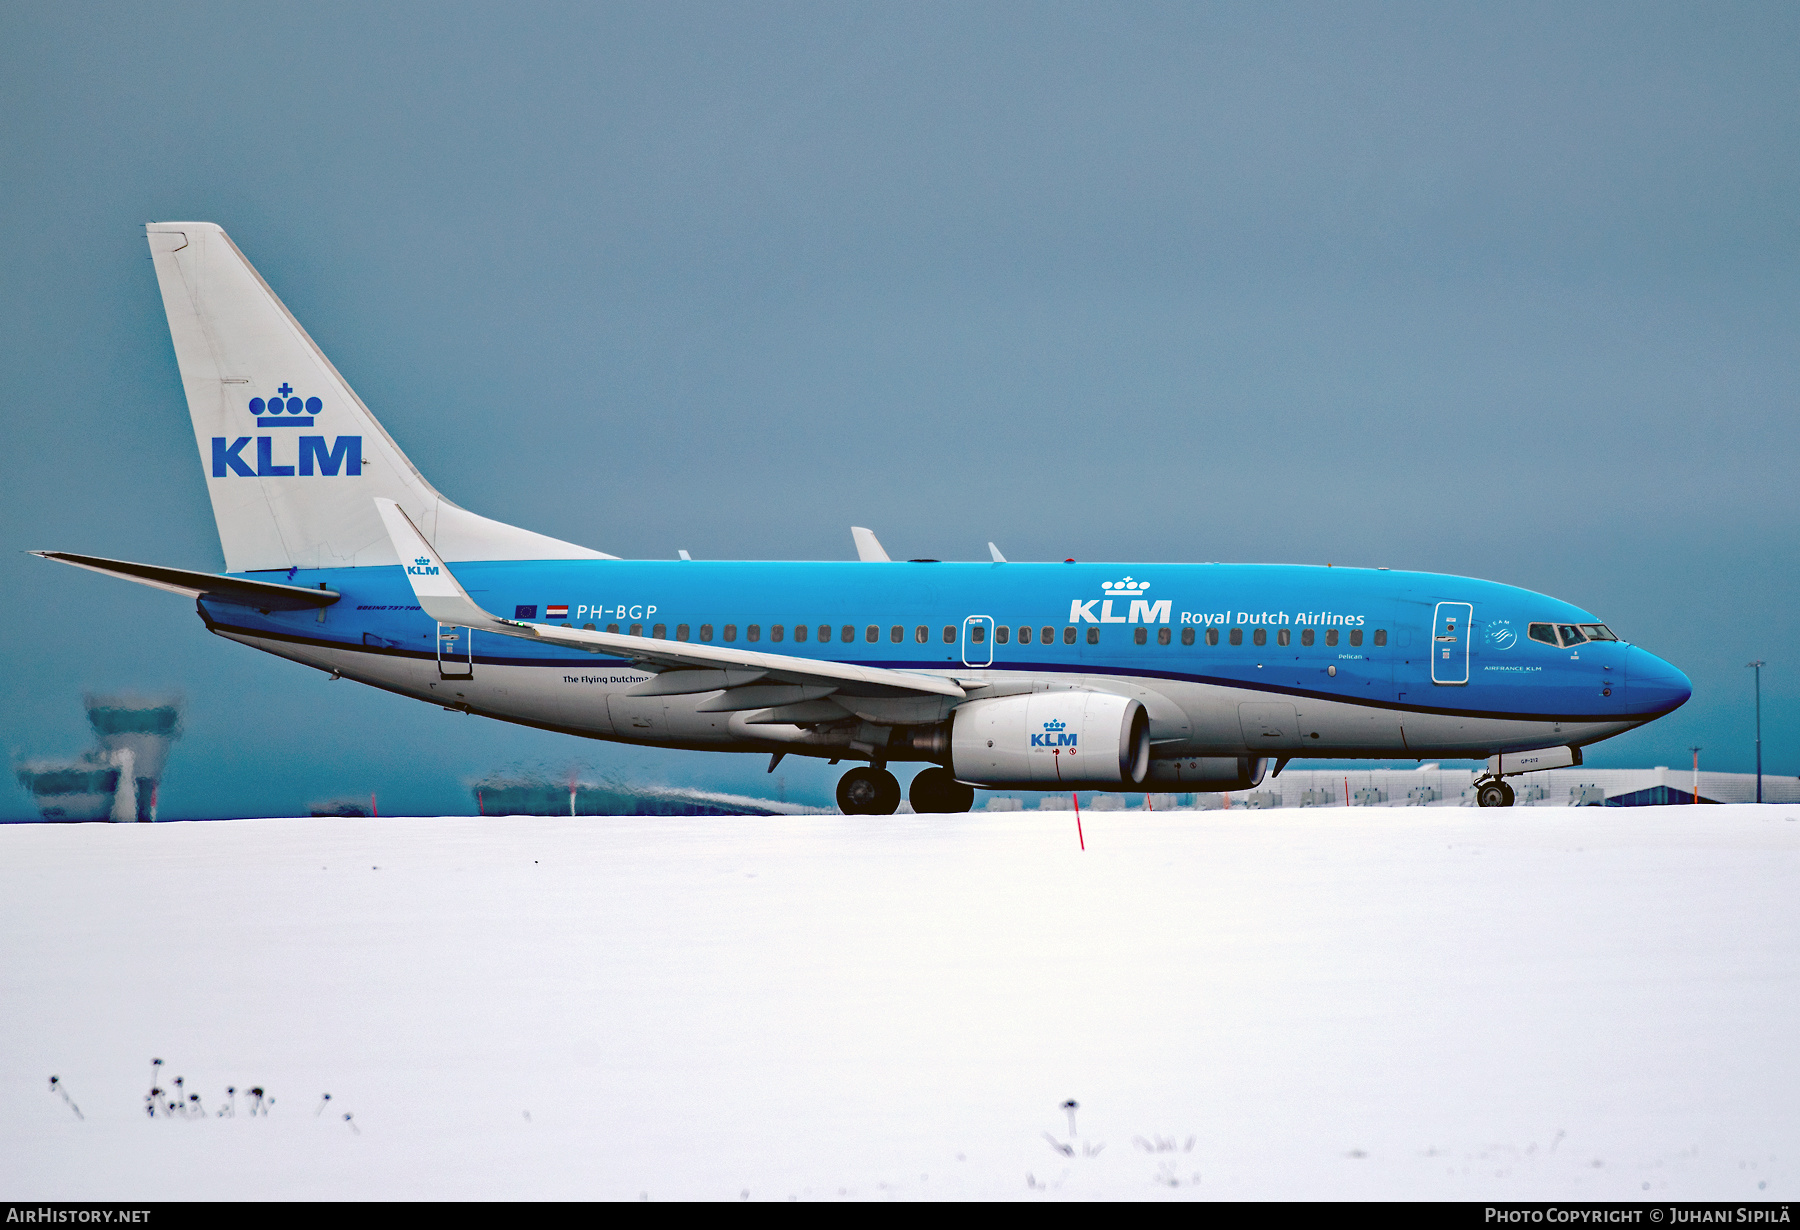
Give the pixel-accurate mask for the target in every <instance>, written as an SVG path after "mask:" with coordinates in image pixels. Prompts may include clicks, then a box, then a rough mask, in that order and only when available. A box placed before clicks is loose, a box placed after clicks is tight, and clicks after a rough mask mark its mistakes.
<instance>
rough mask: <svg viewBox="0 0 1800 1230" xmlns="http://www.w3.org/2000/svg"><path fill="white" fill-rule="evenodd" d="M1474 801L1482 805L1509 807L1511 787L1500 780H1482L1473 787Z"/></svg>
mask: <svg viewBox="0 0 1800 1230" xmlns="http://www.w3.org/2000/svg"><path fill="white" fill-rule="evenodd" d="M1475 802H1476V803H1478V804H1480V805H1481V806H1482V807H1511V806H1512V805H1513V788H1512V787H1511V786H1509V785H1507V784H1506V783H1505V782H1502V781H1491V782H1482V783H1481V785H1479V786H1477V787H1476V788H1475Z"/></svg>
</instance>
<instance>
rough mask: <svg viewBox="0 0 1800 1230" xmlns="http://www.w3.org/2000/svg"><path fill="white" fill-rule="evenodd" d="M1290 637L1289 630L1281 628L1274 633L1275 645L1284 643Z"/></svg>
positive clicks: (1291, 635)
mask: <svg viewBox="0 0 1800 1230" xmlns="http://www.w3.org/2000/svg"><path fill="white" fill-rule="evenodd" d="M1292 639H1293V633H1291V632H1289V631H1288V630H1287V629H1286V628H1282V629H1280V630H1279V631H1277V632H1276V633H1275V643H1276V644H1277V645H1285V644H1287V643H1288V641H1290V640H1292Z"/></svg>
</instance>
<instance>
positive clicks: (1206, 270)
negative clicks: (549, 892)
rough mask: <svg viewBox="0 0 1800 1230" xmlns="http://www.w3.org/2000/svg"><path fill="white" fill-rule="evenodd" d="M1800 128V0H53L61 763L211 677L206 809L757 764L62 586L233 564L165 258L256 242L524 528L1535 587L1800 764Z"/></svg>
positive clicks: (36, 477) (17, 94)
mask: <svg viewBox="0 0 1800 1230" xmlns="http://www.w3.org/2000/svg"><path fill="white" fill-rule="evenodd" d="M1797 92H1800V10H1796V9H1795V8H1793V7H1792V6H1785V5H1724V4H1709V5H1694V6H1655V5H1648V4H1641V3H1634V4H1630V5H1613V6H1609V5H1584V6H1579V7H1573V8H1572V7H1571V6H1566V5H1547V4H1546V5H1503V6H1502V5H1492V6H1479V7H1471V6H1454V7H1453V6H1440V5H1424V6H1412V7H1409V6H1401V5H1393V4H1381V5H1367V6H1356V5H1342V4H1333V5H1321V6H1316V7H1315V6H1292V7H1275V6H1271V5H1267V4H1255V5H1241V6H1207V5H1192V4H1183V5H1159V4H1148V3H1146V4H1130V5H1126V4H1120V5H1110V6H1085V5H1046V4H1032V5H1017V6H1014V5H970V4H955V5H942V6H936V7H933V6H927V5H920V4H906V5H899V4H895V5H887V6H874V5H860V6H853V5H843V4H821V5H775V4H762V5H754V6H748V5H671V4H654V5H651V4H644V5H626V6H620V5H598V4H582V5H570V6H560V7H559V6H544V5H531V4H509V5H505V6H497V5H496V6H473V7H458V6H454V5H443V4H433V5H419V6H394V5H389V6H373V7H372V6H367V5H329V4H317V3H308V4H304V5H293V6H280V5H257V6H241V5H226V4H221V5H214V6H207V5H166V6H140V7H130V6H113V5H95V6H87V7H83V6H78V5H60V6H29V7H28V6H25V5H21V4H6V5H4V6H0V115H4V116H6V120H5V122H4V124H0V205H3V206H4V211H5V214H4V216H5V217H6V218H7V219H8V221H9V222H10V223H11V228H10V230H11V233H10V236H9V238H10V242H9V243H8V244H7V245H6V250H5V254H4V256H3V257H0V262H3V263H0V391H3V392H4V397H5V401H4V405H5V409H4V412H3V418H0V422H3V423H4V431H5V436H4V444H5V451H6V456H7V459H8V462H9V466H8V481H7V483H6V484H5V485H4V487H0V509H3V510H4V521H3V523H4V526H5V529H6V535H5V537H6V546H7V548H8V549H7V550H6V551H5V552H0V579H3V582H4V586H5V593H6V594H7V598H8V604H9V607H10V608H11V609H12V610H13V611H14V612H15V614H16V617H15V619H14V621H13V622H12V624H11V626H10V630H9V635H8V637H7V638H6V644H5V646H4V649H3V650H0V652H3V653H4V655H5V662H6V665H7V672H6V682H5V693H4V695H5V698H6V701H7V704H6V710H5V713H4V715H3V716H0V730H3V732H4V740H5V745H6V747H7V748H8V749H9V750H11V751H13V752H15V753H17V752H36V753H51V752H71V751H75V750H78V749H79V747H81V746H83V745H84V743H85V732H84V730H83V723H82V716H81V712H80V706H79V692H80V690H81V689H82V688H83V687H92V686H99V687H113V686H120V685H129V686H137V687H141V688H157V689H161V688H167V687H178V688H180V689H181V690H183V691H184V692H185V693H186V695H187V697H188V702H189V711H190V720H189V734H188V738H187V739H186V741H185V742H184V743H183V744H182V745H181V746H180V747H179V748H178V750H177V751H176V753H175V757H174V759H173V760H172V762H171V766H170V772H169V779H168V789H167V792H166V794H165V800H164V801H165V804H166V805H167V807H168V809H169V810H170V811H172V812H174V813H177V814H221V813H227V812H230V813H243V812H252V813H255V812H263V813H267V812H284V811H292V810H294V809H295V808H298V807H301V806H304V804H305V803H306V802H308V801H309V800H311V799H315V798H323V797H329V796H333V795H338V794H356V793H364V792H366V791H367V790H369V789H375V790H378V791H379V792H381V793H382V795H383V798H384V800H389V801H391V806H392V807H393V808H394V809H397V810H408V811H417V810H437V809H457V810H461V809H463V808H464V807H466V804H465V802H464V800H465V798H466V794H465V791H464V786H463V782H464V781H465V780H466V779H467V778H469V777H471V776H473V775H475V774H478V773H481V772H483V771H485V770H488V769H491V768H495V767H499V766H503V765H512V764H521V765H524V764H538V765H545V766H551V767H557V768H561V767H564V766H569V765H576V764H579V765H586V766H590V767H591V768H594V769H602V768H617V769H619V770H621V771H625V772H629V773H632V774H637V775H643V776H649V777H654V778H658V779H661V780H670V781H684V780H696V781H699V782H701V783H702V784H709V785H711V784H718V785H725V786H733V785H739V784H744V783H752V784H755V782H754V779H756V778H758V777H759V776H760V769H761V763H760V762H756V763H752V762H751V761H750V760H749V759H748V758H736V757H732V758H726V757H704V756H698V755H687V754H662V753H652V752H643V751H633V750H627V749H616V748H611V747H609V746H607V745H602V744H588V743H582V742H578V741H576V740H572V739H566V738H562V737H559V736H552V735H545V734H538V733H533V732H527V731H519V730H514V729H511V728H507V727H503V726H500V725H498V724H496V723H492V722H487V721H484V720H480V719H471V718H466V717H461V716H455V715H451V714H447V713H441V712H439V711H436V710H433V709H430V708H429V707H426V706H423V705H418V704H416V703H413V702H407V701H401V700H398V699H395V698H391V697H386V696H383V695H381V694H378V693H376V692H373V691H370V690H368V689H363V688H360V687H357V686H355V685H351V684H344V683H338V684H327V683H326V682H325V680H324V678H323V677H322V676H320V675H318V674H317V673H315V672H312V671H308V670H305V669H304V668H300V667H297V666H293V665H290V664H285V663H282V662H280V661H277V660H275V659H273V658H269V657H266V656H264V655H260V654H256V653H254V652H252V651H249V650H245V649H242V648H239V647H236V646H233V645H230V644H227V643H225V642H223V641H220V640H218V639H216V638H212V637H209V636H207V635H206V634H205V633H204V631H203V630H202V628H201V626H200V624H199V622H198V620H197V619H196V618H195V616H194V615H193V612H192V609H191V606H190V605H189V604H188V603H186V602H184V601H183V600H181V599H178V598H175V597H173V596H170V595H161V594H158V593H156V592H154V591H149V590H144V589H140V588H136V587H132V586H128V585H125V584H123V583H120V582H113V581H108V580H106V579H104V578H101V577H93V576H88V575H85V574H81V573H78V572H75V571H74V570H71V569H65V568H59V567H56V566H54V565H51V564H47V563H43V562H41V561H38V560H35V559H30V558H28V557H25V556H23V555H21V554H19V552H21V551H23V550H25V549H27V548H32V547H56V548H62V549H68V550H78V551H90V552H94V553H97V554H103V555H115V556H121V557H125V558H130V559H140V560H151V561H155V562H162V563H170V564H176V565H183V566H190V567H206V568H213V567H217V566H219V557H218V548H217V543H216V539H215V537H214V534H213V528H212V523H211V516H210V513H209V511H208V509H207V504H206V498H205V492H204V488H203V485H202V481H201V471H200V465H199V460H198V458H197V457H196V456H195V454H194V449H193V443H192V436H191V433H190V430H189V427H188V424H187V420H186V414H185V409H184V406H183V404H182V399H181V391H180V386H179V383H178V381H177V378H176V373H175V366H174V360H173V356H172V353H171V351H170V347H169V341H168V333H167V329H166V326H165V324H164V321H163V316H162V312H161V306H160V303H159V300H158V298H157V293H156V287H155V281H154V277H153V275H152V272H151V268H150V264H149V261H148V259H147V254H146V250H145V247H144V242H143V237H142V233H141V230H140V229H139V225H140V224H141V223H142V222H143V221H145V220H146V219H151V218H159V219H175V218H203V219H209V220H212V221H217V222H219V223H220V224H222V225H223V226H225V228H226V229H227V230H229V231H230V232H231V234H232V236H233V238H235V239H236V240H237V242H238V244H239V245H240V246H241V247H242V248H243V249H244V251H245V253H246V255H248V256H249V258H250V259H251V260H252V262H254V263H255V264H256V265H257V266H258V268H259V269H260V270H261V271H262V273H263V274H264V276H265V277H267V278H268V279H269V281H270V283H271V284H272V285H273V286H274V287H275V289H276V291H277V292H278V293H279V294H281V295H282V296H283V298H284V299H285V300H286V302H287V303H288V305H289V306H290V307H291V308H292V309H293V310H294V312H295V314H296V315H297V316H298V317H299V318H300V320H301V321H302V323H303V324H305V326H306V327H307V328H308V330H309V331H310V332H311V333H312V334H313V336H314V337H315V338H316V339H317V340H318V341H319V343H320V344H321V345H322V346H323V347H324V348H325V349H326V352H327V353H328V354H330V355H331V357H332V358H333V360H334V361H335V362H336V363H337V365H338V367H339V368H340V370H342V371H343V372H344V374H345V375H346V376H347V377H348V379H349V380H350V381H351V383H352V384H353V385H354V386H355V387H356V389H357V390H358V392H359V393H361V395H362V396H363V398H364V400H366V401H367V402H368V403H369V405H370V406H371V407H372V408H373V409H374V410H375V412H376V413H377V414H378V415H379V416H380V417H381V418H382V420H383V422H384V424H385V425H386V426H387V427H388V429H389V430H390V431H391V432H392V433H393V434H394V436H395V437H396V438H397V439H398V440H399V441H400V442H401V444H402V446H403V447H405V448H406V449H407V451H408V452H409V453H410V455H411V456H412V457H413V459H414V460H415V461H416V462H417V463H418V464H419V465H420V467H421V468H422V469H424V470H425V472H426V473H427V474H428V475H429V476H430V478H431V479H432V480H433V482H434V483H435V484H436V485H437V486H438V487H439V488H440V489H442V490H443V491H444V492H445V493H446V494H448V495H449V496H450V497H451V498H452V499H455V500H456V501H458V502H459V503H462V504H464V505H465V506H467V507H470V508H473V509H475V510H477V511H479V512H482V513H484V514H487V515H489V516H494V517H498V518H500V519H503V520H507V521H512V522H515V523H517V524H520V525H524V526H527V527H529V528H531V529H535V530H540V531H542V532H545V533H549V534H554V535H557V536H559V537H564V538H569V539H573V540H576V541H579V542H584V543H587V544H589V545H592V546H594V547H597V548H600V549H602V550H606V551H611V552H614V553H618V554H623V555H643V556H656V557H665V558H666V557H669V556H672V555H673V554H674V553H675V551H676V549H677V548H678V547H685V548H688V549H689V550H691V551H692V552H693V553H694V554H695V555H696V556H699V557H702V558H725V557H739V558H743V557H750V558H756V557H776V558H844V557H847V556H849V555H850V554H851V544H850V538H849V532H848V528H847V527H848V526H849V525H850V524H852V523H856V524H865V525H870V526H873V527H875V529H876V530H877V532H878V533H879V534H880V535H881V536H882V538H883V540H884V541H885V542H886V543H887V545H888V546H889V548H890V549H891V550H893V551H894V552H895V553H896V554H905V555H932V556H944V557H947V558H979V557H981V556H982V554H983V553H984V551H985V546H984V544H985V543H986V541H987V540H988V539H990V538H993V539H995V540H997V541H998V542H999V543H1000V544H1001V546H1002V547H1003V548H1004V549H1005V550H1006V551H1007V553H1008V554H1009V555H1010V556H1012V557H1013V558H1015V559H1031V558H1061V557H1063V556H1065V555H1073V556H1077V557H1080V558H1087V559H1142V560H1207V559H1223V560H1275V561H1294V562H1318V563H1323V562H1326V561H1332V562H1336V563H1341V564H1385V565H1390V566H1393V567H1412V568H1425V569H1433V570H1439V571H1445V572H1458V573H1468V574H1473V575H1476V576H1483V577H1489V578H1493V579H1495V580H1501V581H1506V582H1510V583H1514V584H1519V585H1524V586H1528V587H1530V588H1534V589H1539V590H1543V591H1545V592H1548V593H1552V594H1555V595H1557V596H1559V597H1562V598H1567V599H1569V600H1570V601H1573V602H1577V603H1580V604H1582V605H1584V606H1587V607H1589V608H1590V609H1592V610H1594V611H1596V612H1597V613H1598V614H1599V615H1600V616H1601V617H1602V618H1605V619H1607V620H1609V621H1610V622H1611V623H1612V624H1613V626H1614V627H1615V628H1616V629H1617V630H1618V631H1619V632H1620V634H1621V635H1623V636H1625V637H1627V638H1629V639H1632V640H1636V641H1638V642H1640V643H1642V644H1644V645H1645V646H1646V647H1648V648H1650V649H1651V650H1653V651H1654V652H1657V653H1659V654H1661V655H1663V656H1665V657H1667V658H1669V659H1670V660H1671V661H1673V662H1675V663H1676V664H1677V665H1679V666H1681V667H1682V668H1683V669H1684V670H1686V671H1688V673H1689V674H1690V675H1691V676H1692V677H1693V679H1694V682H1695V697H1694V699H1693V700H1692V701H1691V702H1690V703H1689V705H1688V706H1687V707H1686V708H1685V709H1683V710H1682V711H1680V712H1679V713H1678V714H1676V715H1675V716H1674V717H1672V718H1669V719H1666V720H1664V721H1663V722H1660V723H1658V724H1656V725H1655V726H1653V727H1651V728H1650V729H1649V730H1647V731H1644V732H1641V733H1639V734H1636V735H1631V736H1626V737H1624V738H1621V739H1618V740H1615V741H1613V742H1612V743H1610V744H1607V745H1603V746H1602V747H1601V748H1598V749H1595V750H1594V751H1593V753H1592V755H1591V759H1592V760H1593V761H1595V762H1605V763H1620V764H1649V763H1659V764H1660V763H1685V762H1686V757H1687V753H1686V752H1685V751H1684V750H1683V749H1684V748H1685V747H1686V746H1687V745H1689V744H1693V743H1699V744H1704V745H1705V746H1706V747H1707V751H1706V753H1705V754H1704V760H1705V763H1706V764H1707V765H1708V766H1709V767H1714V768H1733V769H1748V768H1749V767H1750V765H1751V735H1750V704H1749V701H1750V677H1749V672H1748V671H1746V670H1744V669H1743V666H1742V664H1743V663H1744V662H1745V661H1747V660H1749V659H1750V658H1752V657H1761V658H1766V659H1768V660H1769V662H1770V666H1769V667H1768V669H1767V670H1766V671H1765V673H1764V682H1765V704H1764V719H1765V757H1766V763H1767V765H1768V767H1769V768H1770V769H1771V771H1786V772H1790V773H1792V772H1800V748H1797V747H1796V746H1795V731H1794V719H1795V718H1796V717H1800V705H1797V704H1796V689H1795V687H1794V686H1793V685H1792V683H1791V682H1790V681H1791V679H1792V676H1793V671H1794V668H1795V662H1794V659H1793V657H1792V656H1791V655H1789V654H1787V652H1786V650H1787V648H1788V646H1789V645H1790V644H1792V643H1793V641H1794V639H1795V635H1796V626H1795V625H1796V620H1795V616H1794V613H1793V612H1794V611H1795V609H1796V606H1797V605H1800V580H1797V579H1796V574H1795V562H1796V551H1795V547H1796V523H1797V521H1796V512H1797V511H1800V509H1797V508H1796V504H1797V503H1800V500H1797V498H1796V494H1795V483H1794V475H1795V473H1796V461H1797V460H1800V456H1797V454H1800V445H1797V442H1796V432H1795V417H1796V416H1795V413H1794V403H1795V393H1796V388H1797V384H1800V381H1797V379H1796V377H1797V375H1800V373H1797V372H1796V347H1795V340H1796V326H1797V325H1800V311H1797V309H1800V280H1797V279H1796V276H1795V275H1796V273H1797V272H1800V269H1797V264H1800V262H1797V260H1796V256H1797V246H1796V235H1797V233H1800V232H1797V231H1796V221H1797V220H1800V219H1797V213H1800V192H1797V189H1800V182H1797V181H1800V163H1797V161H1796V154H1797V152H1800V99H1797V97H1796V94H1797ZM202 766H207V767H208V769H209V770H210V771H207V772H203V771H202ZM784 767H790V768H791V772H790V774H789V776H790V793H795V794H804V793H806V792H807V791H815V790H818V789H821V788H822V786H823V784H824V783H825V782H826V781H827V780H828V778H827V777H826V776H825V774H824V772H823V770H822V769H818V768H815V767H808V766H805V765H802V766H797V767H794V766H792V764H791V762H790V766H784ZM0 791H10V794H6V793H0V814H21V813H24V812H27V811H28V810H29V804H28V801H27V800H26V797H25V796H24V794H23V793H22V792H20V791H19V790H18V789H17V787H16V786H14V785H13V784H12V783H11V781H10V779H8V781H7V782H6V784H5V785H4V786H3V787H0ZM384 809H386V808H385V806H384Z"/></svg>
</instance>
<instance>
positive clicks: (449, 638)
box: [437, 624, 475, 679]
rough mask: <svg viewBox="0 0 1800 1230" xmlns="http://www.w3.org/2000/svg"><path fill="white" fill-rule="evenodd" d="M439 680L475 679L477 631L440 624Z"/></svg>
mask: <svg viewBox="0 0 1800 1230" xmlns="http://www.w3.org/2000/svg"><path fill="white" fill-rule="evenodd" d="M437 659H438V678H439V679H473V678H474V677H475V630H474V629H473V628H458V627H456V626H455V625H453V624H439V625H438V631H437Z"/></svg>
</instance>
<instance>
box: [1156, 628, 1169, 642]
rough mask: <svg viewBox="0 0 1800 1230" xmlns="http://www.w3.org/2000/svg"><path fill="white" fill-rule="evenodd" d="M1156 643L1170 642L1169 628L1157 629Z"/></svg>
mask: <svg viewBox="0 0 1800 1230" xmlns="http://www.w3.org/2000/svg"><path fill="white" fill-rule="evenodd" d="M1156 643H1157V644H1158V645H1167V644H1168V643H1169V630H1168V629H1167V628H1158V629H1157V630H1156Z"/></svg>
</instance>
